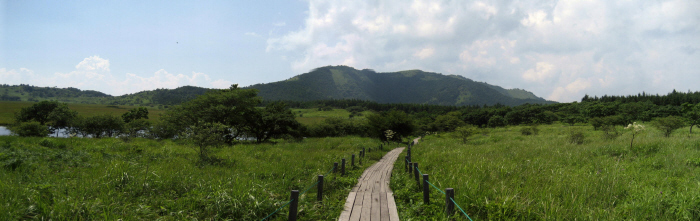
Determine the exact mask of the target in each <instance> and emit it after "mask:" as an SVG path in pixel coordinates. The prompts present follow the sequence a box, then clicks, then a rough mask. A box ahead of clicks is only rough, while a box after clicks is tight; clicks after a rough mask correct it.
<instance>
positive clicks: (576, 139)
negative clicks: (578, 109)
mask: <svg viewBox="0 0 700 221" xmlns="http://www.w3.org/2000/svg"><path fill="white" fill-rule="evenodd" d="M585 138H586V136H585V135H584V134H583V132H581V131H579V130H571V131H569V143H571V144H578V145H581V144H583V140H584V139H585Z"/></svg>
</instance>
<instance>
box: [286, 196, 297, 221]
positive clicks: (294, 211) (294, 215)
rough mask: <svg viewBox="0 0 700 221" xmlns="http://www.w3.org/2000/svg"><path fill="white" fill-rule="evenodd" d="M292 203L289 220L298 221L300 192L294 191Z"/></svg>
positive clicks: (291, 197) (291, 198)
mask: <svg viewBox="0 0 700 221" xmlns="http://www.w3.org/2000/svg"><path fill="white" fill-rule="evenodd" d="M289 198H290V199H289V200H291V201H292V202H291V203H290V204H289V217H287V220H289V221H296V220H297V207H299V190H292V195H291V196H290V197H289Z"/></svg>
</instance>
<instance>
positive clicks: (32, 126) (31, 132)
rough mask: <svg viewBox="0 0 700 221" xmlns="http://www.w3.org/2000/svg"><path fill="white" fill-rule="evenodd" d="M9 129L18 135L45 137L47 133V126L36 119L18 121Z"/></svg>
mask: <svg viewBox="0 0 700 221" xmlns="http://www.w3.org/2000/svg"><path fill="white" fill-rule="evenodd" d="M11 130H12V132H13V133H15V134H17V136H20V137H45V136H47V135H49V129H48V127H46V126H45V125H41V123H39V122H36V121H29V122H22V123H19V124H18V125H16V126H14V127H12V128H11Z"/></svg>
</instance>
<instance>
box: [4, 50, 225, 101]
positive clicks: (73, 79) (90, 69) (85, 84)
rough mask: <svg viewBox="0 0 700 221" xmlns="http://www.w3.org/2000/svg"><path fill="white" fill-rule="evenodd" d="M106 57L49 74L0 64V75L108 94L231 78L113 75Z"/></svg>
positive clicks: (8, 80)
mask: <svg viewBox="0 0 700 221" xmlns="http://www.w3.org/2000/svg"><path fill="white" fill-rule="evenodd" d="M109 65H110V64H109V60H107V59H103V58H100V57H99V56H91V57H88V58H85V59H84V60H83V61H81V62H80V63H78V65H76V66H75V68H76V70H74V71H71V72H67V73H60V72H57V73H54V74H53V76H51V77H46V78H39V77H36V75H35V74H34V71H32V70H30V69H26V68H20V69H19V71H18V70H7V69H5V68H0V78H2V79H3V82H2V83H5V84H10V85H13V84H30V85H35V86H46V87H53V86H56V87H74V88H79V89H83V90H96V91H101V92H104V93H107V94H112V95H122V94H129V93H136V92H140V91H144V90H153V89H157V88H169V89H173V88H177V87H181V86H186V85H191V86H199V87H205V88H228V87H229V86H231V84H232V83H231V82H230V81H227V80H223V79H212V78H211V77H210V76H209V75H207V74H204V73H201V72H192V73H191V74H189V75H187V74H175V73H169V72H167V71H166V70H164V69H161V70H158V71H156V72H154V73H153V74H152V75H150V76H142V75H138V74H133V73H126V74H124V75H122V76H114V75H113V74H112V73H111V71H110V69H109V68H110V67H109Z"/></svg>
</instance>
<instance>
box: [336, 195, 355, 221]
mask: <svg viewBox="0 0 700 221" xmlns="http://www.w3.org/2000/svg"><path fill="white" fill-rule="evenodd" d="M356 195H357V193H356V192H350V194H348V199H347V200H345V206H344V207H343V212H341V213H340V217H339V218H338V220H339V221H348V220H350V213H352V207H353V205H354V204H355V197H356Z"/></svg>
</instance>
